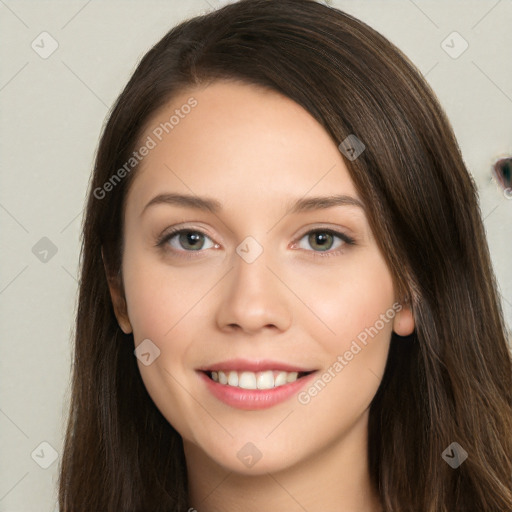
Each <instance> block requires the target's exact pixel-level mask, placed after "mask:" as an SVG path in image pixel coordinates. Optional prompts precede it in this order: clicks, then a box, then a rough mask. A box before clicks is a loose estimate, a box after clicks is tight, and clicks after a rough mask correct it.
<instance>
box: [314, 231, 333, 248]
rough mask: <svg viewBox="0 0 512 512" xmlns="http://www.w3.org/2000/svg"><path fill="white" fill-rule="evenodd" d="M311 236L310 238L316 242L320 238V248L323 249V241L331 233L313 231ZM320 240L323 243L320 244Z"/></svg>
mask: <svg viewBox="0 0 512 512" xmlns="http://www.w3.org/2000/svg"><path fill="white" fill-rule="evenodd" d="M311 236H312V239H313V240H314V243H316V240H317V239H318V240H320V248H324V249H325V241H326V240H328V237H330V236H331V235H330V234H328V233H313V234H312V235H311ZM322 241H323V242H324V245H322ZM311 245H314V244H311ZM328 245H329V244H328Z"/></svg>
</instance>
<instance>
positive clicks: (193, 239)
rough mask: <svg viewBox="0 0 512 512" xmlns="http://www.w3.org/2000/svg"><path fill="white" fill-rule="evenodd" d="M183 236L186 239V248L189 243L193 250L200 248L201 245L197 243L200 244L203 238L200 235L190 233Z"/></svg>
mask: <svg viewBox="0 0 512 512" xmlns="http://www.w3.org/2000/svg"><path fill="white" fill-rule="evenodd" d="M182 236H183V237H184V238H185V246H186V244H187V243H190V245H191V246H192V248H194V247H197V246H198V245H199V246H200V243H199V244H198V243H197V242H200V238H201V234H200V233H194V232H190V233H186V234H184V235H182ZM194 244H195V245H194Z"/></svg>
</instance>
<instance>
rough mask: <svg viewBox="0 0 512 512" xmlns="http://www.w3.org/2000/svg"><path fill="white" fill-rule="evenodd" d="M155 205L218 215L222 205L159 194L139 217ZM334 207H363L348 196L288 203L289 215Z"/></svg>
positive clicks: (182, 196)
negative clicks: (165, 205) (179, 207)
mask: <svg viewBox="0 0 512 512" xmlns="http://www.w3.org/2000/svg"><path fill="white" fill-rule="evenodd" d="M157 204H168V205H172V206H181V207H183V208H192V209H196V210H202V211H207V212H211V213H218V212H220V210H222V204H221V203H220V202H219V201H217V200H216V199H213V198H210V197H199V196H193V195H188V194H159V195H157V196H155V197H154V198H153V199H151V201H149V203H147V204H146V206H145V207H144V209H143V210H142V212H141V215H142V214H143V213H144V212H145V211H146V210H147V209H148V208H149V207H150V206H154V205H157ZM335 206H356V207H359V208H362V209H363V210H364V205H363V203H362V202H361V201H359V199H356V198H355V197H352V196H348V195H331V196H318V197H306V198H300V199H297V200H295V201H294V202H292V203H288V210H289V213H300V212H306V211H312V210H325V209H327V208H333V207H335Z"/></svg>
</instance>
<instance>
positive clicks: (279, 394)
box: [199, 371, 316, 411]
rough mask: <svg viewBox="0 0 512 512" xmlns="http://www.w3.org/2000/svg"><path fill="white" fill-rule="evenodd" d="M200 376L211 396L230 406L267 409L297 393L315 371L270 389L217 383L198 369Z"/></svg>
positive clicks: (252, 409) (246, 408)
mask: <svg viewBox="0 0 512 512" xmlns="http://www.w3.org/2000/svg"><path fill="white" fill-rule="evenodd" d="M199 374H200V377H201V378H202V379H203V381H204V382H205V384H206V387H207V388H208V390H209V391H210V392H211V393H212V395H213V396H215V397H216V398H218V399H219V400H220V401H221V402H224V403H225V404H227V405H230V406H231V407H235V408H237V409H245V410H248V411H254V410H259V409H268V408H269V407H273V406H274V405H277V404H280V403H282V402H284V401H285V400H288V398H290V397H291V396H293V395H295V394H297V393H298V392H299V391H300V389H301V388H302V387H304V386H305V385H306V384H307V383H308V382H311V380H312V379H313V377H314V375H315V374H316V372H313V373H310V374H309V375H306V376H305V377H301V378H300V379H297V380H296V381H295V382H290V383H289V384H284V385H283V386H278V387H277V388H272V389H242V388H238V387H234V386H227V385H225V384H219V383H218V382H215V381H214V380H212V379H210V377H208V375H206V373H204V372H202V371H200V372H199Z"/></svg>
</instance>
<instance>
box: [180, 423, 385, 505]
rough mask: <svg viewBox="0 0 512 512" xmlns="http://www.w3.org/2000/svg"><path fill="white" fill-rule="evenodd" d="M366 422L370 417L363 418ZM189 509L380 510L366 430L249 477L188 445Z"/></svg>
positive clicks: (186, 442)
mask: <svg viewBox="0 0 512 512" xmlns="http://www.w3.org/2000/svg"><path fill="white" fill-rule="evenodd" d="M361 420H362V421H365V422H366V425H367V415H364V417H363V418H362V419H361ZM184 448H185V456H186V459H187V471H188V488H189V503H190V507H191V511H192V510H193V509H196V510H197V511H198V512H232V511H239V510H244V511H247V512H260V511H261V510H268V509H269V508H272V509H275V510H286V511H287V512H304V511H305V510H307V511H308V512H325V511H334V510H335V511H336V512H382V510H383V508H382V505H381V503H380V499H379V496H378V494H377V492H376V490H375V489H374V488H373V486H372V484H371V481H370V475H369V468H368V452H367V449H368V448H367V428H361V425H358V426H354V428H352V429H351V431H349V432H347V434H346V435H345V436H344V437H343V438H342V439H340V440H337V441H336V442H335V443H331V444H330V445H327V446H325V447H324V448H323V449H322V450H321V451H318V452H316V453H314V454H313V455H311V456H310V457H309V458H308V459H307V460H302V461H300V462H299V463H298V464H295V465H294V466H291V467H287V468H285V469H279V470H278V471H273V472H268V473H263V474H258V475H247V474H241V473H237V472H234V471H229V470H227V469H226V468H224V467H222V466H220V465H219V464H217V463H216V462H215V461H213V460H212V459H211V458H210V457H208V456H207V455H206V454H205V453H204V451H203V450H201V449H200V448H199V447H197V446H196V445H194V444H192V443H190V442H188V441H184Z"/></svg>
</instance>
